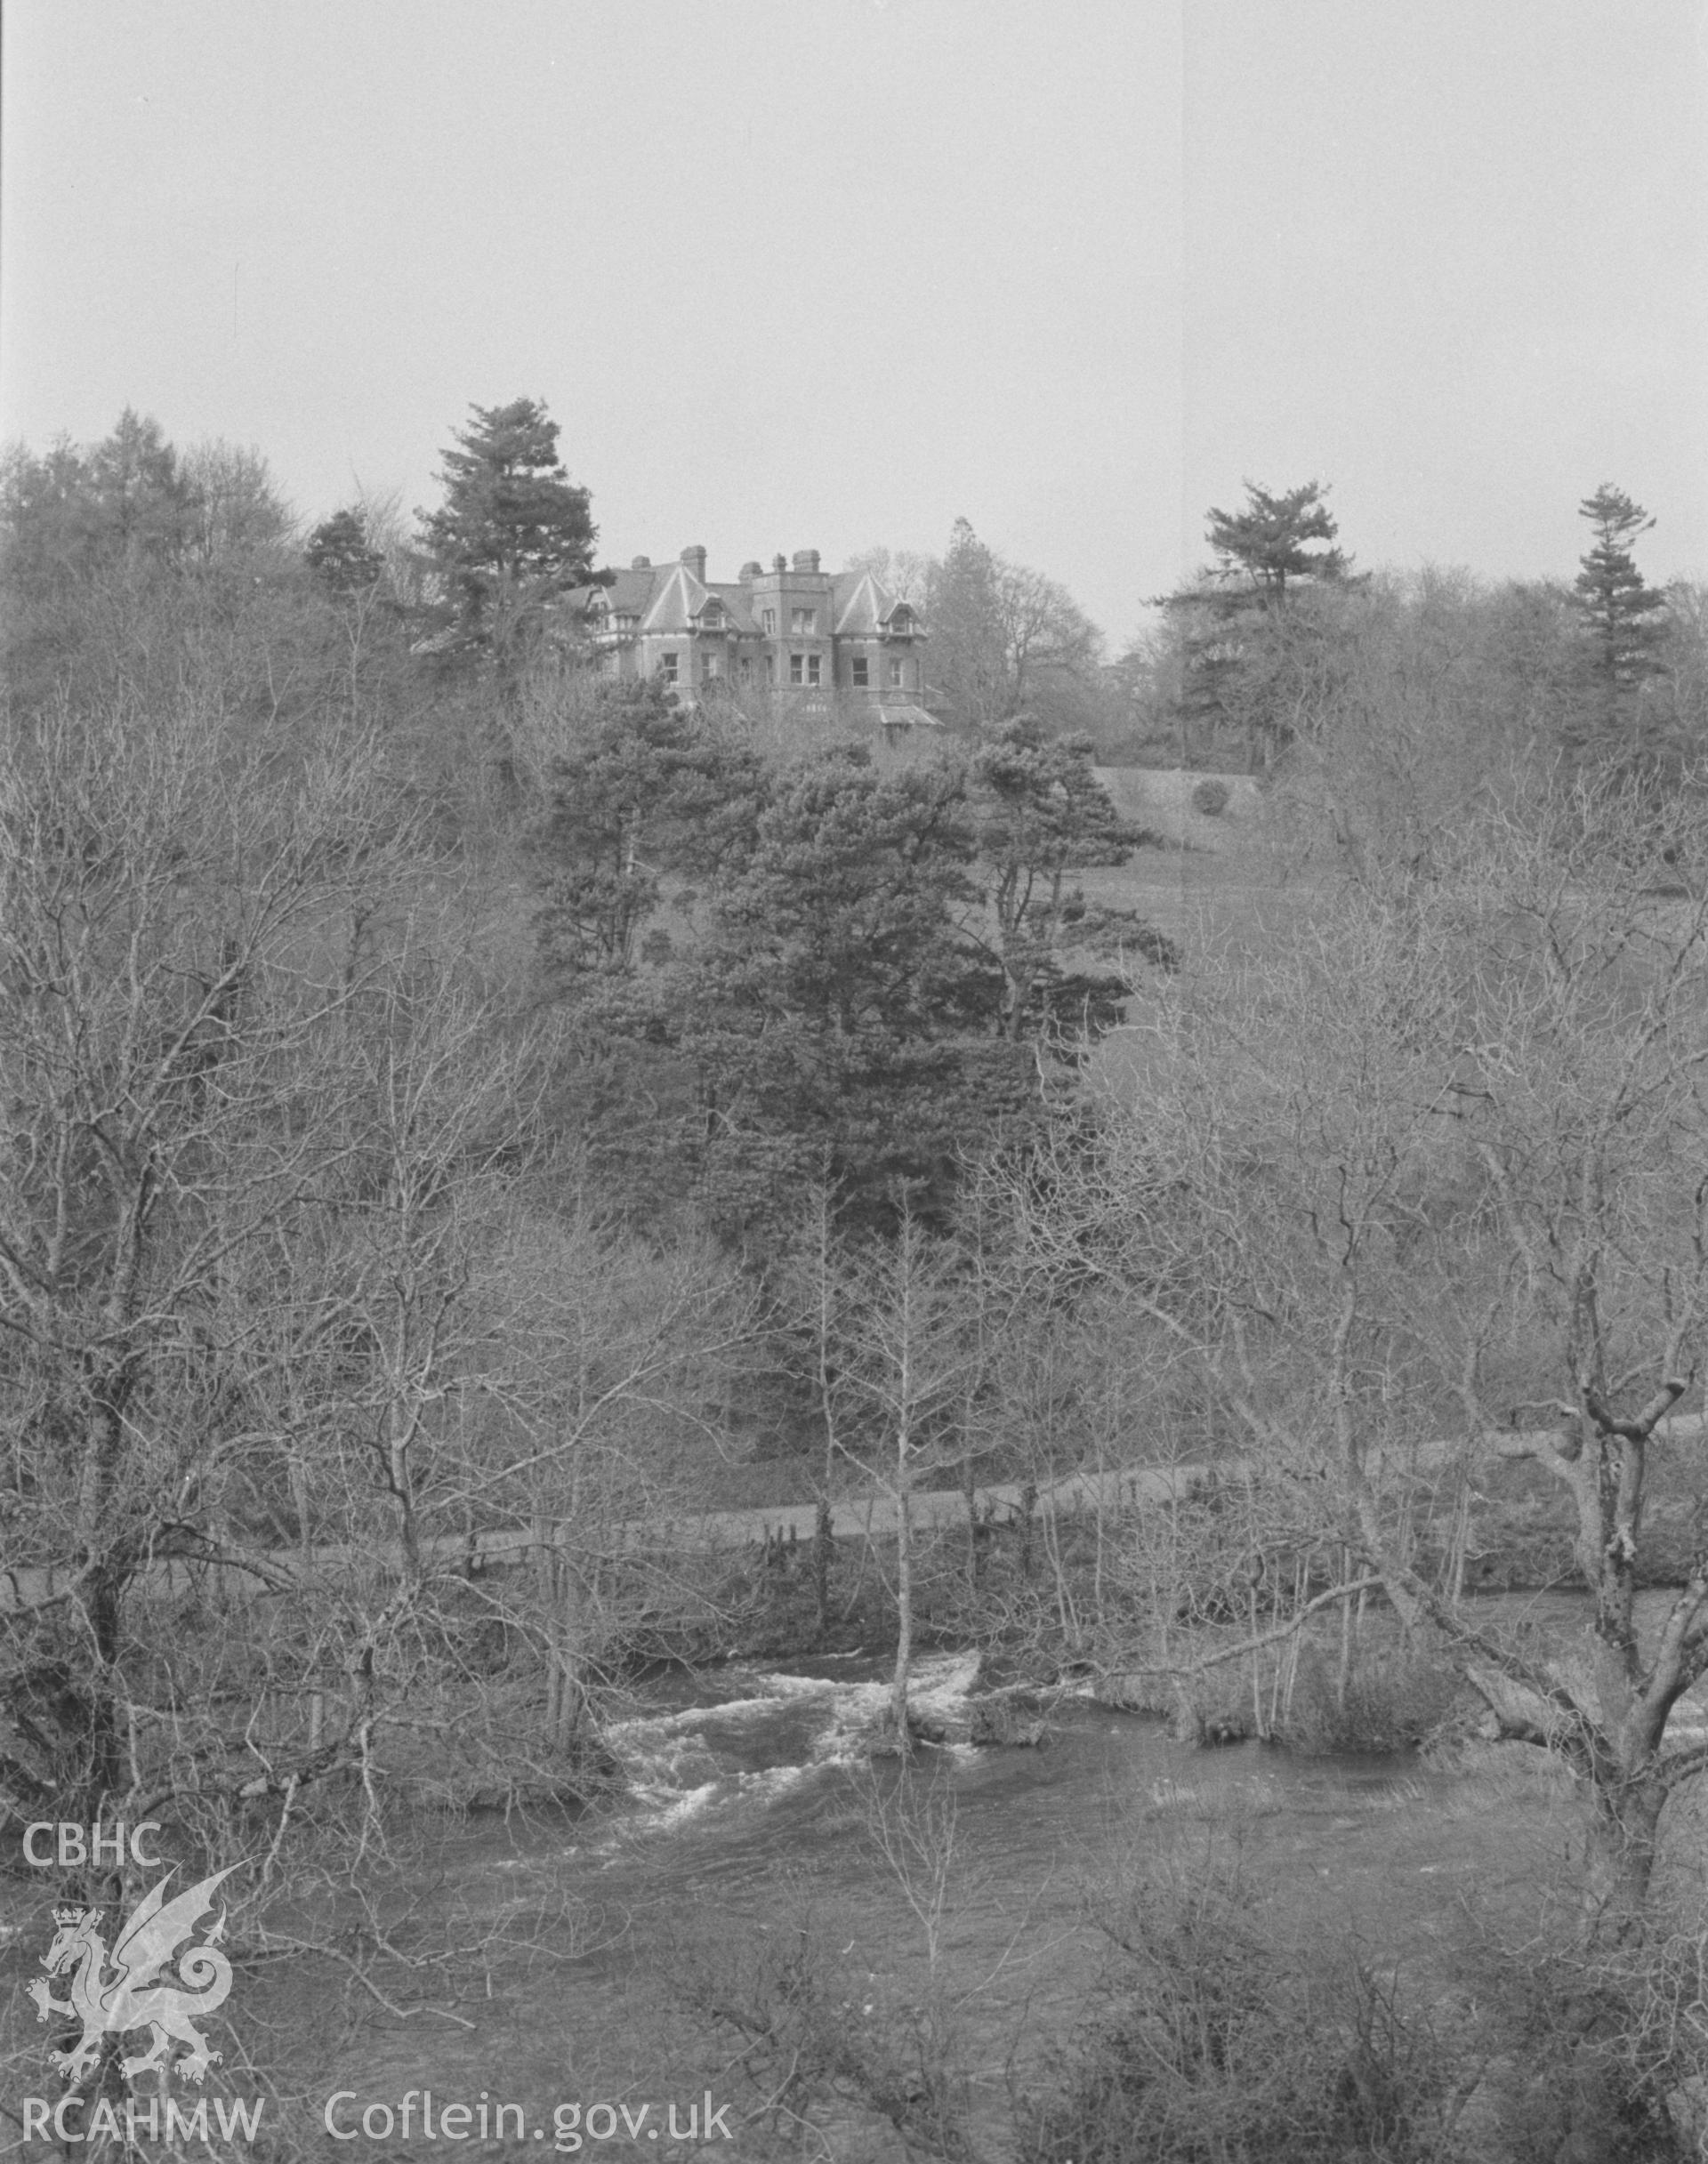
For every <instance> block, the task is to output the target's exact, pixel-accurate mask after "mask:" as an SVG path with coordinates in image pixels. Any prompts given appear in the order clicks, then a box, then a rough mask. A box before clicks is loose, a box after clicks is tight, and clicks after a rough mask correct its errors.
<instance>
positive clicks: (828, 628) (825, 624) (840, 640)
mask: <svg viewBox="0 0 1708 2164" xmlns="http://www.w3.org/2000/svg"><path fill="white" fill-rule="evenodd" d="M565 603H566V606H567V607H568V608H570V609H571V610H573V611H574V612H575V613H576V615H577V617H578V618H579V619H580V623H581V626H582V628H583V629H584V632H585V633H586V635H587V637H588V638H589V639H590V640H591V641H592V647H593V649H594V652H595V653H596V654H597V655H598V656H599V665H600V668H601V669H603V670H606V671H608V672H609V673H610V674H612V675H616V676H661V677H663V678H664V680H665V682H666V683H667V684H675V685H677V686H679V687H680V688H681V690H682V692H683V694H684V695H685V696H689V697H691V698H697V697H698V696H700V695H701V693H702V692H703V691H704V690H705V688H707V687H713V686H715V687H718V688H737V689H738V688H744V687H751V688H754V689H761V688H765V687H767V686H769V687H772V688H775V689H777V690H779V691H789V690H795V691H799V692H801V693H802V694H810V693H812V692H814V691H818V693H819V694H820V695H821V696H822V695H823V694H825V693H827V692H831V691H836V692H840V693H842V694H843V695H844V696H847V697H848V698H850V700H853V701H857V702H860V701H869V702H870V703H871V704H872V705H873V707H874V709H881V710H882V712H880V713H877V714H874V719H881V720H883V721H885V722H895V723H919V722H929V720H930V719H931V717H930V716H929V715H928V714H927V713H925V712H924V711H923V709H922V707H921V705H920V704H919V699H920V693H921V690H922V677H921V658H922V656H921V651H920V649H921V647H922V643H923V640H924V637H925V634H924V632H923V630H922V627H921V624H920V622H919V618H918V616H917V615H916V614H915V613H914V609H913V608H912V607H911V606H910V605H909V604H908V603H907V602H906V601H899V600H898V599H896V598H895V596H894V595H893V594H891V593H890V592H889V591H887V590H886V589H885V588H884V587H882V586H881V585H880V584H879V583H878V582H877V580H876V579H874V577H873V576H872V575H871V574H870V572H866V571H835V572H832V571H821V570H820V569H819V567H818V550H817V549H799V550H797V551H795V554H794V560H793V561H792V562H791V561H788V560H787V559H785V558H783V557H781V556H777V557H773V558H772V559H771V567H770V569H769V571H767V570H765V569H764V568H763V567H762V566H761V565H759V564H757V563H747V564H744V565H743V566H742V567H741V573H740V575H739V577H738V578H737V579H736V580H735V581H734V582H733V583H720V582H713V581H709V580H708V579H707V577H706V575H705V550H704V549H701V548H693V549H684V550H683V551H682V552H681V557H680V558H679V559H677V561H676V562H675V563H673V564H655V563H654V562H653V561H652V559H651V558H650V557H646V556H637V557H636V558H635V559H634V561H633V562H632V564H631V565H630V566H629V568H628V569H627V570H626V571H619V572H617V573H616V576H615V578H614V579H613V580H612V582H611V583H610V584H609V585H607V586H579V587H576V589H575V590H574V591H572V592H571V593H569V594H568V595H567V596H566V597H565Z"/></svg>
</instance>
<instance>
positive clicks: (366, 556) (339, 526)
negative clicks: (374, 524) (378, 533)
mask: <svg viewBox="0 0 1708 2164" xmlns="http://www.w3.org/2000/svg"><path fill="white" fill-rule="evenodd" d="M302 554H303V558H304V560H305V561H306V562H307V564H308V567H309V569H310V571H311V572H313V574H314V575H315V577H316V578H318V580H319V582H320V583H321V584H322V585H323V586H325V587H326V590H327V591H328V592H330V593H334V594H336V595H337V596H339V598H340V599H343V598H344V597H346V596H348V595H350V594H357V593H366V592H367V591H369V590H370V589H371V588H373V587H375V586H376V585H378V583H379V582H380V579H381V576H382V575H383V573H384V570H385V559H384V557H383V556H382V555H381V554H380V552H379V551H378V550H377V549H376V548H375V547H374V546H373V544H372V543H370V542H369V540H368V538H367V520H366V519H364V518H363V516H362V514H361V512H360V511H349V510H345V511H334V513H333V514H332V516H331V518H330V519H323V520H322V521H321V523H320V524H319V525H318V526H317V527H315V529H314V531H313V533H311V534H310V535H309V539H308V545H307V547H306V548H305V549H304V550H303V551H302Z"/></svg>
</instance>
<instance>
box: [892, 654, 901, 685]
mask: <svg viewBox="0 0 1708 2164" xmlns="http://www.w3.org/2000/svg"><path fill="white" fill-rule="evenodd" d="M901 680H902V666H901V657H900V656H899V655H891V656H890V689H891V690H892V691H899V690H900V689H901Z"/></svg>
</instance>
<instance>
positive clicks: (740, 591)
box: [563, 563, 918, 638]
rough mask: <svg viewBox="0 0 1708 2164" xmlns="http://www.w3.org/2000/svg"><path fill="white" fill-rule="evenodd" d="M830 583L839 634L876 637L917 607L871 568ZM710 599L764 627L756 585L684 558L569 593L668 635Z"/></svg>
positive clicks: (581, 607)
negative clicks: (698, 570) (699, 568)
mask: <svg viewBox="0 0 1708 2164" xmlns="http://www.w3.org/2000/svg"><path fill="white" fill-rule="evenodd" d="M829 585H830V609H829V615H830V629H831V631H832V632H834V633H835V634H836V635H837V636H838V637H849V636H852V637H855V638H859V637H862V636H864V637H866V638H876V637H878V636H879V634H880V633H881V632H883V631H884V630H885V629H886V628H887V627H888V625H889V623H890V620H891V619H892V618H893V616H894V615H895V614H896V612H897V610H898V609H901V608H907V607H911V604H910V603H907V602H905V601H898V599H896V597H895V596H894V595H893V594H892V593H891V592H890V591H889V589H888V588H887V587H885V586H882V585H881V584H880V583H878V581H877V580H876V579H875V578H874V577H873V575H872V574H871V573H870V572H869V571H838V572H836V573H835V574H834V575H833V576H832V577H831V578H830V581H829ZM708 600H717V601H721V603H722V604H723V607H724V609H725V611H726V613H727V614H728V615H729V621H730V623H731V624H732V625H733V626H734V628H735V629H736V630H737V631H738V632H757V631H758V630H759V619H758V618H757V616H756V615H754V613H753V588H752V587H751V586H745V585H741V584H737V583H725V582H722V581H713V580H705V579H699V578H696V576H695V575H694V574H693V572H692V571H690V570H689V567H688V566H687V565H686V564H683V563H670V564H648V565H646V566H644V567H642V568H641V569H640V570H635V569H632V568H631V569H629V570H626V571H617V572H615V573H614V574H613V575H612V577H611V580H610V583H609V584H608V585H601V586H576V587H572V588H571V589H570V591H568V593H566V594H565V595H564V597H563V604H564V606H565V607H568V609H570V610H572V611H574V612H576V614H581V615H584V614H585V613H586V612H587V611H588V610H589V609H601V608H602V609H603V610H604V611H605V612H606V614H607V615H608V617H615V616H632V617H634V618H635V619H636V623H637V628H638V629H639V630H640V631H641V632H645V633H647V634H649V635H651V636H657V635H659V634H663V635H664V636H665V637H668V636H670V635H671V634H672V633H673V632H678V633H681V634H682V635H683V636H686V635H687V634H688V632H690V631H691V630H692V628H693V626H694V623H695V621H696V619H697V617H698V615H699V614H700V612H701V611H702V610H703V609H704V608H705V605H706V603H707V601H708ZM917 613H918V612H917V611H916V610H915V611H914V614H915V615H917Z"/></svg>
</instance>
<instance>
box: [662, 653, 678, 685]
mask: <svg viewBox="0 0 1708 2164" xmlns="http://www.w3.org/2000/svg"><path fill="white" fill-rule="evenodd" d="M678 663H679V656H676V655H674V654H666V655H665V656H664V657H663V659H662V661H661V662H660V664H659V665H660V667H661V668H662V669H663V670H664V672H665V683H667V684H673V683H674V682H675V681H676V671H677V667H678Z"/></svg>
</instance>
